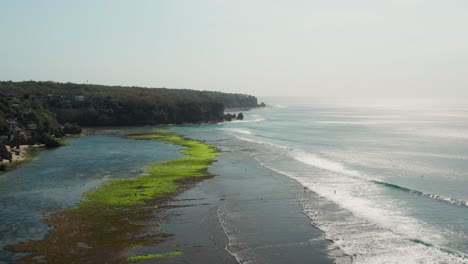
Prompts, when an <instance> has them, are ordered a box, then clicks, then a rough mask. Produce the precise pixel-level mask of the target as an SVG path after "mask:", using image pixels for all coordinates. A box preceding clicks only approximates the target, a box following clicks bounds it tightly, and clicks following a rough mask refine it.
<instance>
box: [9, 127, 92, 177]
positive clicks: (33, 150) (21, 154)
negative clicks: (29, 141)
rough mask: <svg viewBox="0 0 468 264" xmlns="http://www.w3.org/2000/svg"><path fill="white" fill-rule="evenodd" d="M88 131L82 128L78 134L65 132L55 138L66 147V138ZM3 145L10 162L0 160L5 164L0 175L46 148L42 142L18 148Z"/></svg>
mask: <svg viewBox="0 0 468 264" xmlns="http://www.w3.org/2000/svg"><path fill="white" fill-rule="evenodd" d="M90 133H91V131H88V130H83V132H81V133H80V134H66V135H65V136H64V137H61V138H57V139H56V140H57V142H59V143H60V146H59V147H66V146H69V145H70V143H68V142H67V140H68V139H71V138H80V137H84V136H86V135H89V134H90ZM5 147H6V148H7V151H8V152H10V153H11V154H12V161H11V162H10V161H8V160H5V159H4V160H3V161H1V162H0V165H5V170H0V177H1V176H2V175H3V174H5V173H7V172H10V171H13V170H15V169H17V168H19V167H20V166H22V165H24V164H26V163H28V162H30V161H31V160H32V159H34V157H36V156H37V155H39V154H40V153H41V152H42V151H44V150H46V149H47V148H46V147H45V145H44V144H35V145H20V149H19V150H17V149H16V148H13V147H12V146H10V145H5ZM17 153H18V154H17Z"/></svg>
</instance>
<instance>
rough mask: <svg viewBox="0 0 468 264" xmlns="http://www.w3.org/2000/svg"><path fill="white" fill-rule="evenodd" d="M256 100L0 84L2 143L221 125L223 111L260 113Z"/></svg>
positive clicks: (144, 90)
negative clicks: (89, 129)
mask: <svg viewBox="0 0 468 264" xmlns="http://www.w3.org/2000/svg"><path fill="white" fill-rule="evenodd" d="M257 106H258V103H257V98H255V97H254V96H251V95H245V94H229V93H221V92H211V91H195V90H188V89H166V88H142V87H123V86H103V85H94V84H75V83H57V82H36V81H26V82H11V81H4V82H0V110H1V112H0V143H4V144H10V145H20V144H34V143H43V144H45V143H49V145H50V146H55V145H56V144H54V142H53V141H51V140H50V137H51V136H52V137H53V138H60V137H63V136H64V135H65V134H74V133H80V132H81V129H80V128H79V126H94V127H95V126H137V125H158V124H183V123H202V122H218V121H223V120H224V119H225V115H224V109H225V108H234V107H257Z"/></svg>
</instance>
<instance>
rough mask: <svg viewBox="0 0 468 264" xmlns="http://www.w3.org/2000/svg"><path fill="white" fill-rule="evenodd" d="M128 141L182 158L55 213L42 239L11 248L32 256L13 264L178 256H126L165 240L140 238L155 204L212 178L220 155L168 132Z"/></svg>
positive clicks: (152, 167) (109, 186)
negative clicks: (160, 146) (175, 150)
mask: <svg viewBox="0 0 468 264" xmlns="http://www.w3.org/2000/svg"><path fill="white" fill-rule="evenodd" d="M127 138H129V139H137V140H160V141H165V142H168V143H171V144H176V145H180V146H182V147H183V149H182V150H181V153H183V154H185V155H184V156H183V157H181V158H178V159H175V160H171V161H164V162H157V163H154V164H151V165H150V167H149V169H148V170H147V171H146V173H145V174H144V175H142V176H139V177H136V178H131V179H118V180H111V181H109V182H108V183H107V184H105V185H103V186H101V187H100V188H97V189H96V190H94V191H92V192H88V193H85V194H84V195H83V196H84V197H85V198H86V199H85V200H84V201H82V202H80V203H79V204H78V205H77V207H76V208H72V209H67V210H64V211H60V212H57V213H55V214H53V215H52V216H51V217H50V218H49V219H46V220H45V222H46V223H47V224H49V225H50V226H54V227H55V228H54V229H53V230H52V231H51V232H50V233H49V234H48V235H47V236H46V237H45V238H44V239H42V240H37V241H26V242H23V243H21V244H19V245H16V246H13V247H11V249H12V250H14V251H21V252H33V253H32V254H31V255H29V256H26V257H24V258H22V259H20V260H18V261H17V263H42V262H44V261H46V262H47V263H125V262H128V261H138V260H144V259H150V258H162V257H169V256H172V257H173V256H178V255H180V254H181V253H180V252H178V251H175V252H170V253H165V254H149V255H137V256H128V255H131V254H132V253H131V249H132V247H135V246H144V245H151V244H155V243H158V242H160V241H162V240H164V239H165V238H166V237H167V236H165V235H164V234H163V233H161V234H147V233H145V230H147V227H148V226H147V225H148V224H147V225H145V224H144V223H145V222H146V223H147V222H148V221H149V220H150V219H152V218H154V214H153V213H154V211H155V210H158V209H157V207H158V205H159V204H160V203H161V202H162V201H164V199H165V198H168V197H170V195H172V194H175V193H176V192H177V191H178V190H179V189H180V188H181V187H184V186H186V185H187V184H188V183H191V182H194V181H197V180H201V179H204V178H207V177H211V176H213V175H211V174H209V173H208V172H207V169H208V166H209V165H210V164H211V163H212V162H213V161H214V158H215V157H216V156H218V155H219V154H220V152H219V151H218V150H217V149H216V148H214V147H213V146H210V145H207V144H205V143H203V142H200V141H197V140H192V139H187V138H183V137H181V136H179V135H177V134H175V133H173V132H169V131H160V132H156V133H149V134H135V135H130V136H127ZM153 225H154V224H153Z"/></svg>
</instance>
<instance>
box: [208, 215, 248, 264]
mask: <svg viewBox="0 0 468 264" xmlns="http://www.w3.org/2000/svg"><path fill="white" fill-rule="evenodd" d="M216 214H217V216H218V220H219V223H220V225H221V228H222V229H223V232H224V234H225V235H226V237H227V239H228V244H227V245H226V247H225V248H224V249H225V250H226V251H227V252H228V253H229V254H231V255H232V256H233V257H234V258H235V259H236V261H237V263H239V264H253V263H254V262H253V261H252V260H250V259H246V258H244V257H242V256H241V254H240V252H242V245H241V243H240V241H239V240H238V239H237V237H236V236H235V233H234V232H233V231H232V230H231V229H230V228H229V223H228V222H229V219H230V218H231V217H232V215H230V213H229V212H228V211H227V210H226V208H225V207H220V208H218V210H217V211H216Z"/></svg>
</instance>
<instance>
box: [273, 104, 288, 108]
mask: <svg viewBox="0 0 468 264" xmlns="http://www.w3.org/2000/svg"><path fill="white" fill-rule="evenodd" d="M273 107H275V108H287V106H285V105H280V104H277V105H273Z"/></svg>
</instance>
